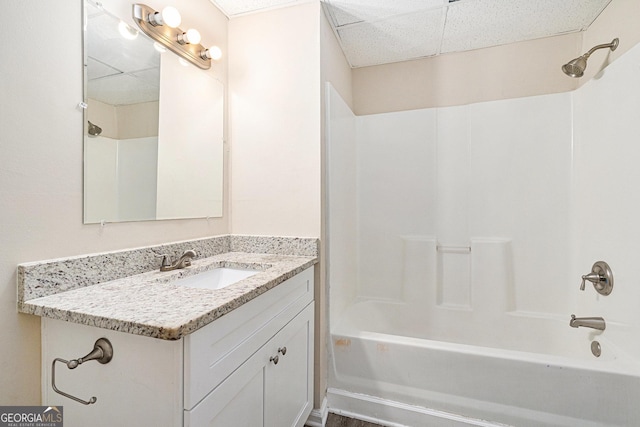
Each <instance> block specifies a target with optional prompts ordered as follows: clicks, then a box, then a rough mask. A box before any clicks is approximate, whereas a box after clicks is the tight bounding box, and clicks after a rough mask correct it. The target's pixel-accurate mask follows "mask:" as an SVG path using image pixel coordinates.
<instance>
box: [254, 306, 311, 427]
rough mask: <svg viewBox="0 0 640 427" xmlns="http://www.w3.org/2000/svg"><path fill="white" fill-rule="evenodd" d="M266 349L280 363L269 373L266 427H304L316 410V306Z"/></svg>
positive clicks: (267, 375) (269, 365)
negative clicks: (314, 387) (314, 377)
mask: <svg viewBox="0 0 640 427" xmlns="http://www.w3.org/2000/svg"><path fill="white" fill-rule="evenodd" d="M265 347H267V348H269V349H270V358H271V357H274V358H275V357H276V356H277V357H278V363H277V364H276V363H274V361H270V362H269V363H268V365H267V366H266V369H265V385H264V387H265V388H264V391H265V396H264V401H265V407H264V409H265V412H264V414H265V419H264V426H265V427H288V426H297V427H298V426H302V425H304V423H305V421H306V420H307V417H308V416H309V413H310V412H311V409H312V407H313V304H310V305H309V306H307V308H305V309H304V310H303V311H302V312H300V314H298V316H296V317H295V318H294V319H293V320H292V321H291V322H290V323H289V324H287V326H285V327H284V328H283V329H282V330H281V331H280V332H279V333H278V334H277V335H276V336H275V337H273V338H272V339H271V340H270V341H269V343H268V344H267V345H266V346H265ZM285 348H286V350H284V349H285ZM278 349H280V351H278Z"/></svg>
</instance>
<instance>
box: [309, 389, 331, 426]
mask: <svg viewBox="0 0 640 427" xmlns="http://www.w3.org/2000/svg"><path fill="white" fill-rule="evenodd" d="M328 416H329V408H328V405H327V396H325V397H324V399H322V405H320V409H315V408H313V409H312V410H311V414H309V418H308V419H307V422H306V423H305V424H304V425H305V426H309V427H324V426H325V424H326V423H327V417H328Z"/></svg>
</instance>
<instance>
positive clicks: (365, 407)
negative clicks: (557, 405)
mask: <svg viewBox="0 0 640 427" xmlns="http://www.w3.org/2000/svg"><path fill="white" fill-rule="evenodd" d="M327 403H328V406H329V412H331V413H334V414H338V415H342V416H345V417H349V418H355V419H358V420H362V421H367V422H370V423H374V424H382V425H385V426H389V427H407V426H424V425H428V426H429V427H441V426H442V427H452V426H459V427H467V426H478V427H504V426H505V424H497V423H492V422H489V421H484V420H478V419H473V418H467V417H463V416H461V415H456V414H451V413H448V412H443V411H437V410H435V409H429V408H423V407H421V406H413V405H408V404H406V403H401V402H395V401H392V400H387V399H382V398H379V397H375V396H369V395H366V394H358V393H352V392H349V391H346V390H341V389H335V388H330V389H328V390H327Z"/></svg>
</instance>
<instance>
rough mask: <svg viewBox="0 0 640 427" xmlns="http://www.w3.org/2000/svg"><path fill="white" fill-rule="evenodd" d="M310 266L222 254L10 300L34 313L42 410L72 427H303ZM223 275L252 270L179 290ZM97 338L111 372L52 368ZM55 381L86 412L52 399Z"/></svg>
mask: <svg viewBox="0 0 640 427" xmlns="http://www.w3.org/2000/svg"><path fill="white" fill-rule="evenodd" d="M315 262H316V258H315V257H310V256H284V255H277V254H254V253H238V252H229V253H222V254H218V255H214V256H211V257H208V258H206V259H202V260H195V261H194V263H193V266H192V267H188V268H187V269H184V270H180V271H175V272H169V273H160V272H156V271H152V272H146V273H142V274H138V275H134V276H127V277H123V278H121V279H116V280H112V281H108V282H105V283H102V284H95V285H91V286H84V287H80V288H77V289H73V290H68V291H65V292H58V293H55V294H52V295H46V296H43V297H39V298H34V299H27V300H25V301H24V302H22V303H19V307H21V311H23V312H30V313H32V314H38V315H41V316H43V317H42V396H43V402H42V404H43V405H49V406H64V417H65V418H64V419H65V425H68V426H71V427H73V426H85V425H104V426H112V425H139V426H204V425H206V426H225V427H226V426H234V427H237V426H246V427H256V426H273V427H283V426H302V425H304V423H305V421H306V419H307V417H308V415H309V413H310V411H311V409H312V406H313V335H314V332H313V318H314V307H313V292H314V291H313V289H314V272H313V264H315ZM229 266H231V267H233V268H254V269H256V270H257V272H256V274H255V275H253V276H251V277H249V278H247V279H241V280H239V281H238V282H237V283H234V284H231V285H229V286H227V287H224V288H223V289H217V290H211V289H202V288H198V287H186V286H182V285H181V284H180V283H181V280H182V281H185V279H184V276H187V279H189V280H192V279H193V277H197V274H198V273H203V272H205V273H206V272H209V271H210V270H211V269H213V268H219V267H229ZM58 268H60V266H58ZM27 270H28V266H27ZM24 271H25V270H24V269H23V272H22V274H20V270H19V276H21V277H20V280H22V281H23V282H29V280H28V278H27V280H25V277H24V276H28V275H29V274H27V273H25V272H24ZM26 294H29V291H27V292H26ZM136 307H137V310H136ZM109 312H111V314H109ZM96 326H99V327H96ZM100 338H106V339H107V340H108V341H109V342H110V343H111V345H112V347H113V357H112V359H111V360H110V361H109V362H108V363H106V364H100V363H97V362H96V361H85V362H84V363H81V364H80V365H79V366H77V367H75V368H73V369H69V368H68V367H67V366H66V365H65V363H55V362H53V361H54V360H55V359H56V358H63V359H65V360H64V362H66V361H67V360H71V359H77V358H81V357H82V356H85V355H87V353H89V352H90V351H91V350H92V347H93V345H94V343H95V342H96V341H97V340H98V339H100ZM54 369H55V371H54ZM53 375H55V378H52V376H53ZM53 380H55V387H57V389H58V390H60V391H62V392H63V393H67V394H69V395H71V396H73V397H76V398H78V399H79V400H84V401H90V400H91V398H93V397H95V400H96V401H95V403H93V404H82V403H80V402H77V401H73V400H71V399H69V398H67V397H65V396H63V395H61V394H59V393H56V392H55V391H54V388H53Z"/></svg>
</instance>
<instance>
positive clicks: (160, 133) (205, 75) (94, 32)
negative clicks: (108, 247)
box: [84, 0, 224, 224]
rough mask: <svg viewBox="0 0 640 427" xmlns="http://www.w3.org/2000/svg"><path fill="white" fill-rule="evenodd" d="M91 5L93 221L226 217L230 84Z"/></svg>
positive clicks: (89, 197)
mask: <svg viewBox="0 0 640 427" xmlns="http://www.w3.org/2000/svg"><path fill="white" fill-rule="evenodd" d="M128 21H129V20H121V19H120V18H118V17H116V16H114V15H112V14H110V13H109V12H108V11H106V10H104V8H103V7H102V6H101V5H99V4H97V3H95V2H93V1H92V0H86V1H85V25H84V65H85V104H86V109H85V135H84V222H85V224H90V223H100V222H121V221H144V220H155V219H179V218H203V217H220V216H222V197H223V131H224V129H223V123H224V119H223V117H224V86H223V84H222V83H221V82H220V81H219V80H217V79H216V78H215V77H214V75H213V72H212V71H211V70H201V69H199V68H196V67H194V66H192V65H186V66H185V64H184V61H183V60H180V59H179V58H178V56H177V55H175V54H173V53H172V52H170V51H164V52H161V50H162V49H159V47H157V46H154V42H153V41H152V40H151V39H149V38H148V37H147V36H146V35H144V34H143V33H142V32H140V31H137V29H134V28H132V27H131V26H129V25H127V24H125V22H128Z"/></svg>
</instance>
